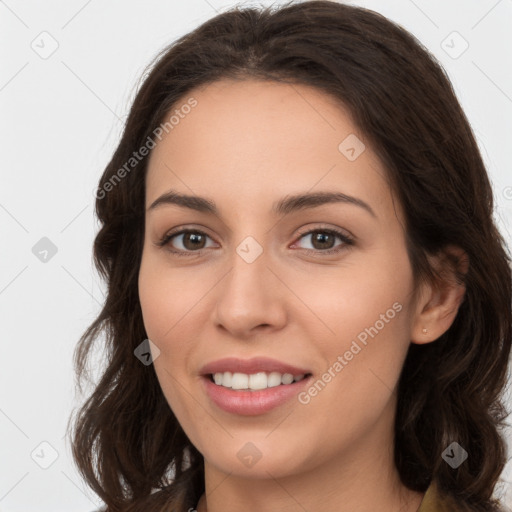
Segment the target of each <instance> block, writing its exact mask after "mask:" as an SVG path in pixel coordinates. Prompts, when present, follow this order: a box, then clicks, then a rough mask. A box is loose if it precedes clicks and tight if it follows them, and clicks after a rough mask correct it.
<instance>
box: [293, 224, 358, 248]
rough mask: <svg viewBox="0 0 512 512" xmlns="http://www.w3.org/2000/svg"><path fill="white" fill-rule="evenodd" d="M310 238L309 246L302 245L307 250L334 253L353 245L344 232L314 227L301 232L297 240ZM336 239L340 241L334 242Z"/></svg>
mask: <svg viewBox="0 0 512 512" xmlns="http://www.w3.org/2000/svg"><path fill="white" fill-rule="evenodd" d="M308 237H309V239H310V240H311V245H312V247H311V248H308V247H303V249H305V250H306V251H308V252H317V253H327V254H330V253H334V252H339V251H341V250H343V249H344V248H345V247H346V246H349V245H353V240H352V239H351V238H350V237H348V236H347V235H346V234H345V233H342V232H341V231H337V230H335V229H314V230H310V231H307V232H305V233H302V234H301V237H300V239H299V240H302V239H306V238H308ZM336 239H338V240H340V241H341V243H338V244H336Z"/></svg>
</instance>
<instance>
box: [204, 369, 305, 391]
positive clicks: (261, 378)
mask: <svg viewBox="0 0 512 512" xmlns="http://www.w3.org/2000/svg"><path fill="white" fill-rule="evenodd" d="M304 377H305V374H300V375H292V374H291V373H283V374H281V373H279V372H270V373H268V374H267V373H265V372H258V373H252V374H250V375H248V374H246V373H231V372H219V373H214V374H213V380H214V382H215V384H217V385H218V386H223V387H226V388H232V389H250V390H255V391H256V390H259V389H267V388H273V387H275V386H280V385H281V384H291V383H292V382H298V381H299V380H302V379H303V378H304Z"/></svg>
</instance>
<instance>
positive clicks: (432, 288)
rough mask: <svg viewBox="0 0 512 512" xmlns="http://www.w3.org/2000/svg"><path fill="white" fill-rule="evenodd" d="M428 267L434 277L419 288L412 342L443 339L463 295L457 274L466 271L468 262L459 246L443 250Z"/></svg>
mask: <svg viewBox="0 0 512 512" xmlns="http://www.w3.org/2000/svg"><path fill="white" fill-rule="evenodd" d="M431 265H432V267H433V268H434V270H435V271H436V276H437V277H436V279H435V282H433V283H429V284H423V285H422V290H421V293H420V299H419V300H418V303H417V311H416V318H415V319H414V322H413V325H412V330H411V342H412V343H417V344H424V343H430V342H432V341H435V340H437V339H438V338H439V337H440V336H442V335H443V334H444V333H445V332H446V331H447V330H448V329H449V328H450V326H451V325H452V324H453V322H454V320H455V317H456V316H457V313H458V311H459V307H460V305H461V304H462V302H463V300H464V295H465V292H466V287H465V285H464V283H463V282H461V281H460V280H459V276H458V275H457V274H459V275H460V274H462V275H465V274H466V273H467V272H468V269H469V259H468V256H467V254H466V253H465V252H464V251H463V250H462V249H461V248H460V247H456V246H448V247H446V248H445V249H444V250H443V251H442V252H441V253H439V255H437V256H436V257H434V258H432V259H431Z"/></svg>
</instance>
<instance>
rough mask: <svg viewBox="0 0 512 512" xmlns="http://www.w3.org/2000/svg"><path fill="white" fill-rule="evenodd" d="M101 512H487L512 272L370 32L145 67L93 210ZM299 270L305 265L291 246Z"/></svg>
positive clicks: (468, 169)
mask: <svg viewBox="0 0 512 512" xmlns="http://www.w3.org/2000/svg"><path fill="white" fill-rule="evenodd" d="M96 197H97V202H96V211H97V215H98V217H99V219H100V221H101V229H100V231H99V233H98V235H97V237H96V240H95V247H94V251H95V253H94V254H95V260H96V264H97V267H98V269H99V271H100V272H101V274H102V276H103V277H104V278H105V279H106V281H107V284H108V294H107V299H106V302H105V306H104V308H103V310H102V311H101V313H100V315H99V317H98V318H97V319H96V321H95V322H94V323H93V324H92V325H91V326H90V328H89V329H88V330H87V331H86V333H85V334H84V336H83V337H82V339H81V342H80V345H79V347H78V350H77V353H76V365H77V372H78V375H79V376H80V375H81V376H84V374H85V367H86V362H87V358H88V354H89V353H90V351H91V350H92V345H93V342H94V340H95V339H97V338H98V337H99V336H100V335H101V334H104V335H105V342H106V348H107V351H108V355H107V364H106V367H105V371H104V373H103V375H102V377H101V379H100V381H99V383H98V385H97V387H96V389H95V391H94V393H93V394H92V396H91V397H90V398H89V400H88V401H87V402H86V404H85V405H84V406H83V408H82V409H81V410H80V411H79V414H78V415H77V417H76V419H75V421H74V431H73V453H74V457H75V459H76V462H77V464H78V466H79V468H80V470H81V472H82V474H83V475H84V477H85V478H86V480H87V481H88V483H89V484H90V485H91V487H92V488H93V489H94V490H95V492H97V493H98V495H99V496H100V497H101V498H102V499H103V500H104V501H105V503H106V504H107V510H108V511H109V512H110V511H168V510H175V511H187V510H194V509H197V510H198V511H199V512H204V511H206V510H207V511H208V512H217V511H220V510H222V511H231V510H241V509H243V510H259V511H277V510H287V511H299V510H311V511H314V510H322V511H326V510H327V511H338V512H339V511H341V512H347V511H354V510H361V511H374V510H379V511H382V512H388V511H389V512H391V511H397V510H400V511H402V512H416V511H420V512H429V511H434V510H435V511H440V510H446V511H455V510H460V511H500V510H503V508H501V505H500V503H499V502H498V500H497V499H495V498H493V491H494V487H495V485H496V483H497V480H498V478H499V475H500V473H501V472H502V470H503V467H504V465H505V463H506V445H505V440H504V437H503V433H502V428H503V426H504V419H505V418H506V416H507V411H506V410H505V407H504V404H503V401H502V392H503V388H504V385H505V383H506V377H507V361H508V358H509V355H510V351H511V338H512V335H511V314H510V313H511V275H510V266H509V263H510V258H509V255H508V254H507V252H506V250H505V244H504V241H503V239H502V238H501V236H500V234H499V232H498V230H497V229H496V226H495V224H494V222H493V218H492V212H493V198H492V190H491V186H490V183H489V179H488V176H487V173H486V170H485V168H484V164H483V162H482V159H481V156H480V154H479V151H478V147H477V144H476V142H475V139H474V136H473V134H472V131H471V128H470V126H469V123H468V121H467V119H466V117H465V115H464V113H463V112H462V110H461V107H460V105H459V103H458V101H457V99H456V97H455V95H454V92H453V90H452V87H451V85H450V83H449V81H448V79H447V77H446V75H445V74H444V72H443V70H442V69H441V67H440V66H439V64H437V63H436V62H435V59H434V58H433V57H432V56H431V55H430V54H429V53H428V52H427V51H426V50H425V49H424V48H423V47H422V46H421V44H420V43H419V42H418V41H417V40H416V39H415V38H414V37H413V36H411V35H410V34H409V33H407V32H406V31H404V30H403V29H402V28H400V27H398V26H397V25H395V24H393V23H392V22H390V21H389V20H387V19H385V18H384V17H382V16H381V15H379V14H377V13H374V12H371V11H368V10H365V9H362V8H357V7H353V6H347V5H343V4H339V3H335V2H327V1H309V2H303V3H300V4H293V3H291V4H289V5H287V6H284V7H281V8H279V9H275V10H274V9H271V8H268V9H259V10H258V9H233V10H232V11H230V12H227V13H223V14H220V15H218V16H216V17H215V18H213V19H211V20H209V21H208V22H206V23H205V24H203V25H202V26H201V27H199V28H198V29H196V30H195V31H193V32H192V33H190V34H188V35H186V36H184V37H182V38H181V39H180V40H179V41H177V42H176V43H175V44H173V45H171V47H169V48H167V49H166V50H165V51H164V52H162V54H161V55H160V56H159V57H158V59H157V61H156V63H155V64H154V66H153V67H152V69H151V71H150V72H149V74H148V76H147V78H146V79H145V81H144V83H143V85H142V86H141V88H140V91H139V93H138V94H137V96H136V98H135V101H134V103H133V106H132V108H131V111H130V114H129V117H128V120H127V123H126V128H125V132H124V134H123V137H122V140H121V141H120V143H119V146H118V148H117V150H116V152H115V154H114V156H113V158H112V160H111V162H110V163H109V165H108V166H107V168H106V169H105V172H104V174H103V176H102V178H101V181H100V184H99V188H98V190H97V193H96ZM304 244H307V245H304Z"/></svg>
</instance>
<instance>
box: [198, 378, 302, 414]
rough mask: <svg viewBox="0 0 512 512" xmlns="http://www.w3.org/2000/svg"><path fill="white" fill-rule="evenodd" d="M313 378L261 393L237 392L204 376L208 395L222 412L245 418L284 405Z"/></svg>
mask: <svg viewBox="0 0 512 512" xmlns="http://www.w3.org/2000/svg"><path fill="white" fill-rule="evenodd" d="M311 377H312V376H311V375H310V376H309V377H306V378H304V379H302V380H300V381H298V382H292V383H291V384H280V385H279V386H275V387H273V388H267V389H262V390H259V391H235V390H233V389H230V388H225V387H224V386H218V385H217V384H215V382H212V381H211V380H210V376H209V375H208V376H206V375H205V376H203V382H204V386H205V389H206V394H207V395H208V396H209V397H210V399H211V400H212V402H213V403H214V404H215V405H217V406H218V407H220V408H221V409H222V410H224V411H226V412H231V413H234V414H242V415H245V416H256V415H258V414H263V413H265V412H268V411H270V410H272V409H274V408H275V407H278V406H280V405H283V404H284V403H285V402H287V401H288V400H291V399H292V398H293V397H295V396H297V394H298V393H300V391H301V390H302V389H303V388H304V387H305V386H306V385H307V384H308V383H309V381H310V380H311Z"/></svg>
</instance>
